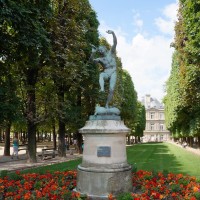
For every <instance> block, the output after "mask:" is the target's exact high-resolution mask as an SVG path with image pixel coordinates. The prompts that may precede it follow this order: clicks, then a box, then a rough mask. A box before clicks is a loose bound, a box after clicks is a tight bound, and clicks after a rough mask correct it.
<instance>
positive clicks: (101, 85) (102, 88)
mask: <svg viewBox="0 0 200 200" xmlns="http://www.w3.org/2000/svg"><path fill="white" fill-rule="evenodd" d="M104 77H105V73H104V72H102V73H100V75H99V85H100V91H101V92H104Z"/></svg>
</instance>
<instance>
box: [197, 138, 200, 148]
mask: <svg viewBox="0 0 200 200" xmlns="http://www.w3.org/2000/svg"><path fill="white" fill-rule="evenodd" d="M197 138H198V148H200V136H198V137H197Z"/></svg>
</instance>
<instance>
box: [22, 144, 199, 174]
mask: <svg viewBox="0 0 200 200" xmlns="http://www.w3.org/2000/svg"><path fill="white" fill-rule="evenodd" d="M127 159H128V163H129V164H132V165H136V167H137V169H138V170H139V169H142V170H147V171H163V170H166V171H168V172H172V173H175V174H178V173H182V174H185V175H186V174H188V175H190V176H196V177H197V178H200V156H198V155H195V154H193V153H191V152H188V151H187V150H186V149H184V148H181V147H177V146H176V145H173V144H170V143H146V144H137V145H134V146H130V147H127ZM80 163H81V159H78V160H72V161H68V162H64V163H59V164H54V165H49V166H45V167H38V168H34V169H27V170H24V171H23V173H28V172H30V173H31V172H34V173H45V172H46V171H51V172H52V171H65V170H73V169H77V166H78V164H80Z"/></svg>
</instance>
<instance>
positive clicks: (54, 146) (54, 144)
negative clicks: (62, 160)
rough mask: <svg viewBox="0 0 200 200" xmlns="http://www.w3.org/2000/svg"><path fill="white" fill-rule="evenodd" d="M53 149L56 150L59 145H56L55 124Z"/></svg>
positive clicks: (54, 127)
mask: <svg viewBox="0 0 200 200" xmlns="http://www.w3.org/2000/svg"><path fill="white" fill-rule="evenodd" d="M53 148H54V149H55V150H56V149H57V145H56V126H55V123H54V124H53Z"/></svg>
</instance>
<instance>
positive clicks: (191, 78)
mask: <svg viewBox="0 0 200 200" xmlns="http://www.w3.org/2000/svg"><path fill="white" fill-rule="evenodd" d="M178 16H179V18H178V21H177V23H176V27H175V31H176V35H175V48H176V52H175V53H174V57H173V62H172V70H171V74H170V78H169V79H168V81H167V84H166V90H167V95H166V97H165V99H164V103H165V114H166V125H167V127H168V129H170V130H171V131H172V132H173V133H174V134H176V135H177V133H178V134H180V136H183V135H184V136H188V135H190V136H194V135H196V134H197V131H194V130H196V129H195V128H194V127H195V126H196V125H194V124H196V123H197V124H198V121H199V118H197V116H198V114H199V111H200V78H199V77H200V65H199V63H200V56H199V55H200V51H199V49H200V43H199V41H200V34H199V33H200V31H199V27H200V20H199V16H200V2H199V1H192V0H181V1H180V4H179V13H178ZM198 134H199V133H198Z"/></svg>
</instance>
